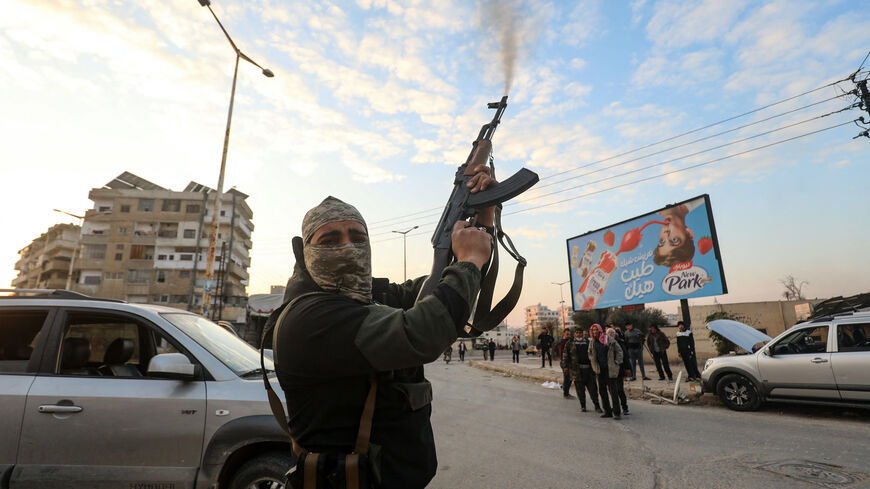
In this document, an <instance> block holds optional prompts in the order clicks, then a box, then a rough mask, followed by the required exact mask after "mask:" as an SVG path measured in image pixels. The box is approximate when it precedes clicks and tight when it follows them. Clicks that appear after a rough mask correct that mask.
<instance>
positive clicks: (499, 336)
mask: <svg viewBox="0 0 870 489" xmlns="http://www.w3.org/2000/svg"><path fill="white" fill-rule="evenodd" d="M511 337H512V335H511V333H510V330H509V329H508V327H507V324H505V323H504V322H502V323H501V324H499V325H498V326H496V327H495V328H493V329H491V330H489V331H486V332H484V333H483V334H482V335H480V336H479V337H478V340H477V341H478V342H480V341H485V342H486V343H489V340H494V341H495V344H496V345H497V346H507V345H509V344H510V343H511Z"/></svg>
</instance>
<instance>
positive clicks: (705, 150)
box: [370, 93, 854, 237]
mask: <svg viewBox="0 0 870 489" xmlns="http://www.w3.org/2000/svg"><path fill="white" fill-rule="evenodd" d="M844 95H849V93H846V94H843V95H838V96H835V97H831V98H829V99H826V100H823V101H820V102H816V103H813V104H809V105H806V106H804V107H802V108H807V107H811V106H813V105H818V104H820V103H823V102H828V101H830V100H834V99H836V98H840V97H842V96H844ZM852 108H854V105H849V106H846V107H844V108H842V109H839V110H835V111H831V112H827V113H824V114H821V115H817V116H814V117H811V118H808V119H804V120H802V121H799V122H795V123H792V124H787V125H784V126H780V127H777V128H775V129H771V130H769V131H764V132H761V133H758V134H754V135H752V136H747V137H745V138H741V139H737V140H734V141H730V142H726V143H723V144H720V145H716V146H712V147H709V148H706V149H702V150H699V151H696V152H694V153H689V154H686V155H682V156H677V157H675V158H671V159H668V160H665V161H662V162H659V163H655V164H652V165H647V166H644V167H641V168H637V169H633V170H630V171H627V172H623V173H618V174H615V175H611V176H608V177H606V178H603V179H599V180H596V181H594V182H586V183H582V184H580V185H575V186H571V187H566V188H562V189H559V190H555V191H551V192H547V193H541V194H538V195H532V196H530V197H527V198H525V199H523V202H528V201H530V200H537V199H541V198H544V197H548V196H551V195H555V194H560V193H564V192H567V191H570V190H575V189H577V188H580V187H584V186H588V185H591V184H594V183H600V182H602V181H606V180H612V179H614V178H618V177H621V176H625V175H629V174H632V173H637V172H639V171H643V170H648V169H650V168H654V167H658V166H662V165H666V164H668V163H673V162H675V161H678V160H683V159H686V158H691V157H694V156H698V155H701V154H704V153H708V152H711V151H715V150H718V149H722V148H724V147H727V146H733V145H735V144H739V143H743V142H746V141H749V140H752V139H756V138H759V137H762V136H766V135H769V134H772V133H774V132H778V131H782V130H785V129H789V128H792V127H796V126H799V125H802V124H806V123H808V122H812V121H814V120H818V119H821V118H824V117H827V116H830V115H832V114H836V113H838V112H842V111H844V110H849V109H852ZM797 110H800V109H794V110H791V111H786V112H783V113H781V114H777V115H775V116H771V117H768V118H767V119H765V120H770V119H773V118H776V117H781V116H782V115H786V114H789V113H793V112H795V111H797ZM758 122H763V121H758ZM758 122H756V123H758ZM756 123H750V124H745V125H744V126H740V127H739V128H735V129H733V130H737V129H740V128H745V127H748V126H751V125H754V124H756ZM733 130H729V131H724V132H731V131H733ZM724 132H723V133H724ZM720 134H722V133H720ZM714 136H715V135H714ZM705 139H709V137H706V138H700V139H698V140H696V141H693V142H699V141H702V140H705ZM688 144H691V143H685V144H682V145H678V146H674V147H672V148H668V149H666V150H662V151H659V152H655V153H651V154H648V155H644V156H641V157H638V158H633V159H630V160H626V161H623V162H620V163H616V164H613V165H609V166H606V167H602V168H597V169H594V170H591V171H588V172H584V173H581V174H579V175H575V176H573V177H571V178H568V179H565V180H563V181H561V182H556V183H565V182H566V181H569V180H575V179H578V178H581V177H585V176H589V175H593V174H595V173H600V172H602V171H607V170H612V169H614V168H617V167H620V166H624V165H627V164H629V163H632V162H635V161H638V160H641V159H644V158H647V157H649V156H654V155H657V154H660V153H663V152H666V151H670V150H672V149H677V148H680V147H683V146H686V145H688ZM586 166H588V165H586ZM550 185H553V184H550ZM548 186H549V185H548ZM523 202H519V201H512V202H507V203H505V204H504V206H505V207H512V206H515V205H520V204H522V203H523ZM437 215H440V212H439V213H436V214H429V215H424V216H420V218H427V217H434V216H437ZM427 225H428V223H427V224H421V226H427ZM390 232H391V231H382V232H376V233H370V237H377V236H382V235H385V234H390Z"/></svg>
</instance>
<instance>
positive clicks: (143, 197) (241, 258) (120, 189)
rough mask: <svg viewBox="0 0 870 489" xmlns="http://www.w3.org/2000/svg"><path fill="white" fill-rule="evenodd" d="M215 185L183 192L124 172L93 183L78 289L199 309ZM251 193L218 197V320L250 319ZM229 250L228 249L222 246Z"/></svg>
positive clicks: (192, 185) (214, 307) (77, 275)
mask: <svg viewBox="0 0 870 489" xmlns="http://www.w3.org/2000/svg"><path fill="white" fill-rule="evenodd" d="M214 195H215V192H214V191H213V190H212V189H210V188H208V187H205V186H203V185H201V184H198V183H196V182H190V183H189V184H188V185H187V187H186V188H185V189H184V190H182V191H180V192H179V191H174V190H169V189H166V188H163V187H161V186H159V185H156V184H154V183H152V182H149V181H147V180H145V179H143V178H140V177H138V176H136V175H133V174H132V173H129V172H124V173H122V174H121V175H119V176H118V177H117V178H115V179H113V180H112V181H110V182H109V183H107V184H106V185H104V186H103V187H101V188H94V189H91V191H90V193H89V195H88V198H89V199H90V200H92V201H93V203H94V207H93V208H92V209H90V210H88V211H87V212H86V214H85V219H84V223H83V225H82V230H81V250H80V256H79V258H78V260H77V262H76V266H75V271H74V273H73V278H74V279H75V285H74V286H73V289H74V290H76V291H79V292H83V293H86V294H89V295H95V296H99V297H106V298H113V299H122V300H125V301H127V302H134V303H151V304H162V305H167V306H171V307H177V308H181V309H189V310H197V311H198V310H199V308H200V304H201V300H202V287H203V284H204V280H203V276H204V275H205V268H206V264H205V259H206V256H207V254H208V242H209V233H210V232H211V221H212V212H213V205H214ZM247 198H248V195H246V194H244V193H242V192H239V191H238V190H235V189H231V190H229V191H228V192H226V193H224V194H223V196H222V198H221V211H220V216H219V220H218V232H217V240H216V251H215V265H214V270H215V277H216V279H217V283H216V284H209V285H210V286H213V287H218V288H219V289H220V291H221V293H219V292H213V293H212V305H211V307H209V310H210V311H213V313H214V314H209V316H210V317H214V318H215V319H218V318H220V319H224V320H227V321H232V322H236V323H244V321H245V305H246V302H247V293H246V290H245V289H246V287H247V285H248V267H249V266H250V263H251V260H250V250H251V245H252V243H251V232H252V231H253V230H254V225H253V223H252V222H251V221H252V219H253V213H252V211H251V208H250V207H248V204H247V203H246V199H247ZM222 249H223V250H224V251H223V252H222V251H221V250H222ZM216 290H217V289H216Z"/></svg>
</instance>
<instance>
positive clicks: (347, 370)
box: [273, 175, 492, 489]
mask: <svg viewBox="0 0 870 489" xmlns="http://www.w3.org/2000/svg"><path fill="white" fill-rule="evenodd" d="M484 176H485V177H486V178H479V179H476V180H473V181H475V182H476V184H475V185H476V187H475V189H476V190H482V189H481V188H480V186H481V184H482V183H488V182H491V179H490V180H487V179H488V175H484ZM491 217H492V213H491V212H484V213H481V219H479V222H481V223H482V224H484V225H491V223H492V221H491V220H489V219H491ZM467 226H468V224H467V223H463V222H458V223H456V225H455V226H454V230H453V235H452V239H453V253H454V255H455V256H456V258H457V263H455V264H453V265H451V266H449V267H447V268H446V269H445V270H444V271H443V273H442V275H441V281H440V283H439V284H438V286H437V287H436V288H435V290H434V293H433V294H432V295H430V296H427V297H426V298H424V299H422V300H420V301H419V302H415V299H416V297H417V293H418V292H419V290H420V287H421V286H422V283H423V280H424V278H422V277H421V278H418V279H416V280H413V281H407V282H405V283H404V284H401V285H399V284H389V283H388V281H387V280H385V279H375V280H372V278H371V251H370V247H369V239H368V230H367V228H366V225H365V221H364V220H363V218H362V216H361V215H360V214H359V212H358V211H357V210H356V209H355V208H354V207H353V206H350V205H348V204H345V203H344V202H342V201H340V200H338V199H335V198H333V197H329V198H327V199H326V200H324V201H323V202H322V203H321V204H320V205H319V206H317V207H315V208H314V209H311V210H310V211H309V212H308V213H307V214H306V215H305V218H304V219H303V221H302V238H301V239H300V238H294V242H293V245H294V246H293V248H294V253H295V254H296V265H295V268H294V273H293V276H292V277H291V278H290V280H289V282H288V283H287V291H286V294H285V301H291V302H290V303H289V304H288V305H286V306H284V307H286V308H289V309H287V310H286V311H285V312H284V316H283V318H282V320H281V321H280V323H279V324H277V325H276V328H275V334H274V342H273V344H274V349H275V370H276V373H277V377H278V381H279V382H280V384H281V388H282V389H283V390H284V393H285V395H286V399H287V410H288V414H289V417H288V423H289V425H290V431H291V433H292V435H293V437H294V439H295V440H296V442H298V444H299V445H301V446H302V447H303V448H304V449H307V450H309V451H311V452H317V453H325V454H328V453H339V454H346V453H350V452H352V451H353V449H354V443H355V440H356V438H357V431H358V429H359V424H360V413H361V412H362V409H363V404H364V402H365V399H366V396H367V393H368V391H369V387H370V378H371V377H372V376H374V377H375V378H376V380H377V393H376V398H375V399H376V400H375V409H374V417H373V421H372V428H371V448H370V451H369V458H370V459H371V460H372V462H373V465H374V466H375V467H376V469H377V470H376V471H377V472H378V473H379V474H380V479H381V482H380V486H379V487H380V488H382V489H389V488H396V489H403V488H423V487H425V486H426V485H427V484H428V483H429V481H430V480H431V479H432V477H433V476H434V475H435V471H436V468H437V465H438V464H437V459H436V456H435V443H434V438H433V434H432V426H431V424H430V421H429V418H430V414H431V412H432V407H431V404H430V403H431V400H432V388H431V385H430V384H429V382H428V381H427V380H426V378H425V376H424V372H423V365H424V364H425V363H429V362H432V361H434V360H436V359H438V357H439V356H440V355H441V353H442V352H444V350H445V348H447V346H448V345H450V344H452V343H453V342H454V341H455V340H456V338H457V336H458V335H459V334H460V333H462V332H463V328H464V326H465V324H466V321H467V320H468V317H469V314H470V311H471V307H472V305H473V304H474V301H475V297H476V295H477V293H478V291H479V287H480V281H481V272H480V270H481V267H483V266H484V264H485V263H486V261H487V260H488V259H489V255H490V253H491V238H490V235H489V234H487V233H486V232H484V231H482V230H479V229H477V228H474V227H467ZM327 352H328V354H325V353H327Z"/></svg>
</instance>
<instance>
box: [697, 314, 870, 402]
mask: <svg viewBox="0 0 870 489" xmlns="http://www.w3.org/2000/svg"><path fill="white" fill-rule="evenodd" d="M708 328H709V329H712V330H713V331H716V332H717V333H719V334H721V335H722V336H724V337H725V338H727V339H729V340H730V341H732V342H734V343H735V344H737V345H738V346H740V347H741V348H743V349H744V350H746V351H748V352H752V353H748V354H743V355H729V356H721V357H716V358H711V359H709V360H707V363H706V364H705V365H704V371H703V372H702V373H701V379H702V382H703V385H704V390H705V391H707V392H715V393H716V394H717V395H718V396H719V398H720V399H722V402H723V403H724V404H725V405H726V406H727V407H729V408H731V409H734V410H736V411H751V410H755V409H758V408H759V407H760V406H761V405H762V404H763V403H764V402H765V401H783V402H792V403H809V404H830V405H836V406H848V407H859V408H870V374H868V372H870V311H866V312H849V313H843V314H838V315H832V316H825V317H820V318H817V319H813V320H810V321H808V322H804V323H801V324H798V325H796V326H793V327H791V328H789V329H788V330H786V331H785V332H783V333H782V334H780V335H779V336H777V337H776V338H773V339H771V338H770V337H769V336H767V335H765V334H763V333H761V332H759V331H757V330H755V329H754V328H752V327H750V326H747V325H745V324H742V323H739V322H737V321H730V320H718V321H711V322H710V323H709V324H708Z"/></svg>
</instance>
